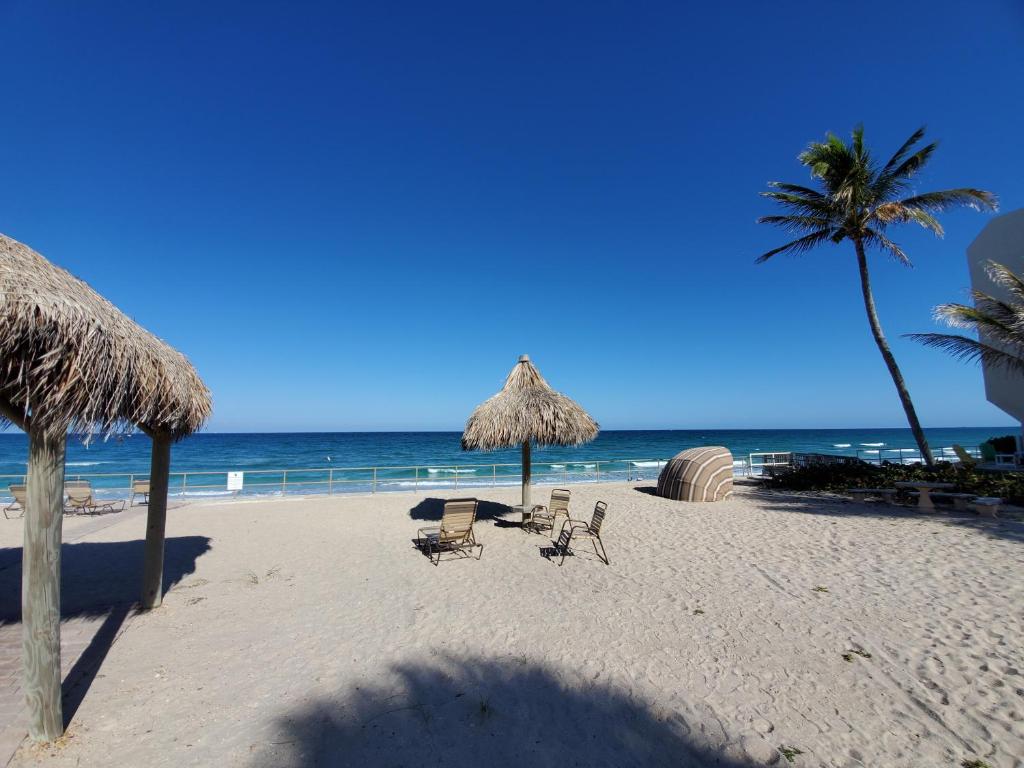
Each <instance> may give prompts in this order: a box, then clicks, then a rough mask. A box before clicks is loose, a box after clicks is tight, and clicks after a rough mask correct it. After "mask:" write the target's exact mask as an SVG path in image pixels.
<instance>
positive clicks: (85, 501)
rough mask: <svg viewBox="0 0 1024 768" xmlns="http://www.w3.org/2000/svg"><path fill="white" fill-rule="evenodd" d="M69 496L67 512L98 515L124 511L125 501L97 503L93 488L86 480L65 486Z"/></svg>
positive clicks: (116, 500) (66, 493)
mask: <svg viewBox="0 0 1024 768" xmlns="http://www.w3.org/2000/svg"><path fill="white" fill-rule="evenodd" d="M64 494H65V495H66V496H67V504H66V505H65V508H64V511H65V512H77V513H79V514H83V515H84V514H90V515H97V514H100V513H102V512H120V511H121V510H123V509H124V500H123V499H115V500H113V501H97V500H96V499H95V498H94V497H93V495H92V486H91V485H90V484H89V483H88V481H85V480H76V481H72V482H68V483H65V484H64Z"/></svg>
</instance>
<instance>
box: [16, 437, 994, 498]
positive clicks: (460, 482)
mask: <svg viewBox="0 0 1024 768" xmlns="http://www.w3.org/2000/svg"><path fill="white" fill-rule="evenodd" d="M877 450H878V453H866V452H861V451H858V456H857V458H859V459H861V460H862V461H866V462H869V463H873V464H878V463H881V462H882V461H893V462H900V461H902V462H904V463H910V462H911V461H920V457H919V454H918V453H917V452H916V449H909V448H902V449H901V448H892V449H885V448H879V449H877ZM968 452H969V453H971V454H972V455H978V451H977V449H973V450H969V451H968ZM807 455H809V454H799V453H794V452H791V451H764V452H757V453H751V454H749V455H748V456H747V457H746V458H742V457H741V458H738V459H736V460H735V461H734V462H733V473H734V474H735V475H736V476H737V477H741V476H758V475H761V474H764V473H765V471H766V469H767V470H768V471H769V472H770V471H771V469H772V468H775V467H791V466H795V465H799V464H800V463H801V462H802V457H804V456H807ZM815 455H816V456H817V455H818V454H815ZM821 457H822V458H823V459H833V460H835V461H843V460H846V461H849V460H855V459H854V458H853V457H850V456H848V455H846V456H838V455H837V456H834V457H833V456H827V455H825V454H821ZM936 458H941V459H944V460H953V461H955V460H956V456H955V454H953V452H952V449H950V450H948V451H946V450H942V451H938V450H937V451H936ZM666 463H667V459H664V458H653V459H579V460H569V459H566V460H563V461H552V462H534V463H533V472H532V474H533V482H534V483H536V484H538V485H552V484H561V483H565V484H568V483H586V482H589V483H600V482H608V481H627V482H642V481H649V482H652V483H653V482H655V481H656V480H657V478H658V473H659V472H660V471H661V468H662V467H663V466H665V464H666ZM232 475H235V481H236V482H237V481H238V480H239V479H240V480H241V485H240V487H236V486H235V485H233V483H232V478H231V476H232ZM521 476H522V466H521V465H520V464H519V463H518V462H517V463H491V464H472V463H470V464H420V465H410V466H376V467H312V468H289V469H252V470H244V471H243V472H241V473H240V477H239V475H238V474H237V473H235V472H232V471H228V470H197V471H186V472H172V473H171V474H170V477H169V483H168V485H169V488H168V490H169V493H170V495H171V496H174V497H189V498H195V497H203V496H211V497H218V496H220V497H232V496H261V495H262V496H283V495H300V494H309V495H318V494H327V495H334V494H340V493H382V492H392V491H410V490H411V491H418V490H423V489H428V488H437V489H452V490H462V489H467V490H469V489H472V488H480V487H495V486H502V485H506V486H508V485H518V484H519V482H520V478H521ZM147 477H149V473H148V472H125V473H68V474H66V475H65V479H66V480H67V481H69V482H70V481H77V480H87V481H89V482H90V483H91V484H92V486H93V490H94V491H95V493H96V495H97V496H98V497H101V498H118V497H127V496H129V495H130V494H131V489H132V485H133V484H134V481H135V480H136V479H142V478H147ZM24 482H25V475H24V474H8V475H0V499H10V493H9V492H8V490H7V489H8V486H9V485H11V484H12V483H24Z"/></svg>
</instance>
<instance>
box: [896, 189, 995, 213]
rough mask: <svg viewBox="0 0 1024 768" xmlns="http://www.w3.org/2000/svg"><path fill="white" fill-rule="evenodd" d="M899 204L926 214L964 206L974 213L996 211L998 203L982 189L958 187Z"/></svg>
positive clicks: (906, 200)
mask: <svg viewBox="0 0 1024 768" xmlns="http://www.w3.org/2000/svg"><path fill="white" fill-rule="evenodd" d="M899 204H900V205H901V206H903V207H904V208H908V209H912V210H918V211H925V212H927V213H942V212H943V211H945V210H948V209H950V208H953V207H955V206H961V205H962V206H965V207H967V208H973V209H974V210H976V211H980V210H982V209H987V210H990V211H995V210H998V208H999V202H998V201H997V200H996V196H995V195H993V194H992V193H991V192H986V191H985V190H983V189H974V188H972V187H960V188H958V189H943V190H940V191H938V192H925V193H924V194H922V195H915V196H914V197H908V198H906V199H905V200H900V201H899Z"/></svg>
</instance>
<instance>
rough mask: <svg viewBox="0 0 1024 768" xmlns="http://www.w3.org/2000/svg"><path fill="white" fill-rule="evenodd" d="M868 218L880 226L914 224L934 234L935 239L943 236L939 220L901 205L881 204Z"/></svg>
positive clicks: (925, 212) (919, 210) (920, 210)
mask: <svg viewBox="0 0 1024 768" xmlns="http://www.w3.org/2000/svg"><path fill="white" fill-rule="evenodd" d="M868 218H869V220H870V219H874V220H875V221H878V222H879V223H880V224H881V225H882V226H888V225H889V224H908V223H911V222H914V223H917V224H920V225H921V226H922V227H924V228H925V229H927V230H930V231H931V232H934V233H935V235H936V236H937V237H942V236H943V235H944V234H945V232H944V231H943V229H942V225H941V224H940V223H939V220H938V219H936V218H935V217H934V216H932V215H931V214H930V213H928V212H927V211H926V210H924V209H921V208H913V207H910V208H908V207H907V206H905V205H903V203H883V204H882V205H879V206H878V207H877V208H875V210H874V211H872V212H871V214H870V215H869V216H868Z"/></svg>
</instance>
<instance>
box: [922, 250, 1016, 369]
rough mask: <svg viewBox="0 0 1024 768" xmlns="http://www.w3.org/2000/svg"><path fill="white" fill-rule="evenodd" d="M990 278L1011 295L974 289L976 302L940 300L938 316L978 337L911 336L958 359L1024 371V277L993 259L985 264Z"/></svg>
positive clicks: (957, 335)
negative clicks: (1003, 296)
mask: <svg viewBox="0 0 1024 768" xmlns="http://www.w3.org/2000/svg"><path fill="white" fill-rule="evenodd" d="M986 272H988V276H989V278H990V279H991V280H992V282H993V283H995V284H996V285H998V286H1001V287H1003V288H1005V289H1006V292H1007V293H1008V294H1009V298H1008V299H1007V300H1006V301H1003V300H1001V299H997V298H995V297H993V296H990V295H989V294H987V293H983V292H982V291H978V290H975V291H971V297H972V298H973V299H974V306H973V307H969V306H967V305H966V304H940V305H939V306H937V307H936V308H935V319H936V320H941V321H943V322H945V323H946V324H947V325H949V326H950V327H953V328H962V329H969V330H974V331H976V332H977V333H978V338H977V339H972V338H970V337H969V336H964V335H962V334H955V333H910V334H907V336H908V338H911V339H914V340H915V341H920V342H921V343H922V344H924V345H926V346H929V347H936V348H937V349H942V350H945V351H946V352H949V354H951V355H953V357H955V358H957V359H958V360H969V361H975V362H977V361H980V362H983V363H985V365H988V366H991V367H994V368H1003V369H1004V370H1007V371H1013V372H1016V373H1022V374H1024V278H1021V276H1020V275H1016V274H1014V273H1013V271H1012V270H1011V269H1009V268H1008V267H1006V266H1003V265H1002V264H997V263H996V262H994V261H990V262H989V263H988V267H987V268H986Z"/></svg>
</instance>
